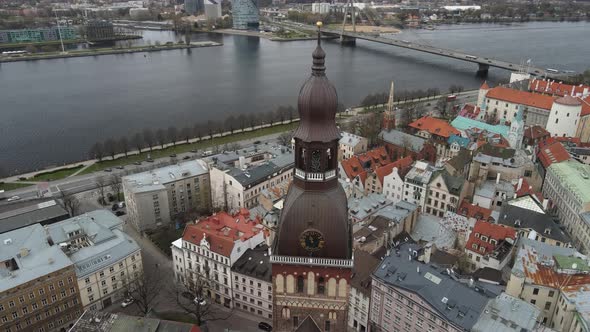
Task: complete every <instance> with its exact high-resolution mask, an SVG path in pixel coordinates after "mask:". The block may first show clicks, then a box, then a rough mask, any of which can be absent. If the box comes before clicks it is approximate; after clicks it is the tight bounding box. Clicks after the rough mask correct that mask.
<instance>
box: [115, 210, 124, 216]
mask: <svg viewBox="0 0 590 332" xmlns="http://www.w3.org/2000/svg"><path fill="white" fill-rule="evenodd" d="M125 214H126V213H125V211H121V210H119V211H117V212H115V215H116V216H117V217H120V216H124V215H125Z"/></svg>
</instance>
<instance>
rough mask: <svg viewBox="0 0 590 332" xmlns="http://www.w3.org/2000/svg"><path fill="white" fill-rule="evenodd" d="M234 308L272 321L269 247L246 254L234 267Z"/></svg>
mask: <svg viewBox="0 0 590 332" xmlns="http://www.w3.org/2000/svg"><path fill="white" fill-rule="evenodd" d="M231 271H232V278H233V289H234V307H235V308H236V309H238V310H242V311H244V312H248V313H250V314H251V315H256V316H258V317H259V318H260V319H262V320H267V321H272V281H271V276H272V273H271V270H270V255H269V251H268V246H267V245H260V246H258V247H256V248H253V249H248V250H246V251H245V252H244V254H243V255H242V257H240V258H239V259H238V260H237V261H236V262H235V263H234V264H233V266H232V268H231Z"/></svg>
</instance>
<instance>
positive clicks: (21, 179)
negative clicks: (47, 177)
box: [18, 176, 27, 181]
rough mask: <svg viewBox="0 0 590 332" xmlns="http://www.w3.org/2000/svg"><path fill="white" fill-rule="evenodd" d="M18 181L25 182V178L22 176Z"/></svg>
mask: <svg viewBox="0 0 590 332" xmlns="http://www.w3.org/2000/svg"><path fill="white" fill-rule="evenodd" d="M18 180H19V181H27V178H26V177H24V176H21V177H20V178H18Z"/></svg>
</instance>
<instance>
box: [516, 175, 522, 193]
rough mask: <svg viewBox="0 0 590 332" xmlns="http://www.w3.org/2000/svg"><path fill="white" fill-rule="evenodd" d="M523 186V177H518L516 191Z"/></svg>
mask: <svg viewBox="0 0 590 332" xmlns="http://www.w3.org/2000/svg"><path fill="white" fill-rule="evenodd" d="M520 188H522V178H518V186H517V187H516V191H519V190H520Z"/></svg>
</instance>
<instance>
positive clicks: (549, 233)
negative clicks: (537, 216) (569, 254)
mask: <svg viewBox="0 0 590 332" xmlns="http://www.w3.org/2000/svg"><path fill="white" fill-rule="evenodd" d="M543 233H545V234H547V235H551V229H550V228H545V231H544V232H543Z"/></svg>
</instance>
